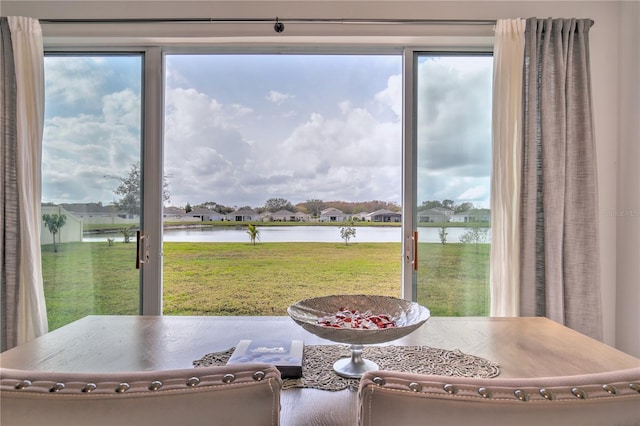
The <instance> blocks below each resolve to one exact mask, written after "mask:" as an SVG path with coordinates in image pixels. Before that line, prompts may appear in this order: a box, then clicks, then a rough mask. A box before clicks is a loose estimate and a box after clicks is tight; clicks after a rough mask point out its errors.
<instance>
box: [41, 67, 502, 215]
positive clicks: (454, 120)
mask: <svg viewBox="0 0 640 426" xmlns="http://www.w3.org/2000/svg"><path fill="white" fill-rule="evenodd" d="M140 67H141V65H140V59H139V58H138V57H124V58H121V57H107V58H92V57H74V58H71V57H47V58H46V59H45V80H46V82H47V85H46V96H47V100H46V109H45V138H44V148H43V164H44V167H43V201H52V202H57V203H59V202H91V201H101V202H103V203H104V204H108V203H110V202H111V201H113V200H114V199H116V196H115V195H114V194H113V192H112V191H113V189H114V188H115V185H116V184H117V181H116V180H114V179H113V178H112V177H110V176H122V175H124V174H125V173H126V171H127V170H128V169H129V168H130V165H131V164H132V163H133V162H135V161H137V160H138V159H139V152H140V151H139V132H140V130H139V117H140V79H139V72H140ZM487 67H488V68H487ZM490 69H491V62H490V59H489V60H488V61H487V60H481V59H479V58H472V59H471V60H467V61H464V60H462V59H458V58H447V59H439V60H424V61H421V64H420V65H419V74H420V76H421V77H420V80H419V81H421V82H422V83H421V84H420V85H419V89H418V90H419V94H420V96H427V97H428V98H429V99H430V101H429V102H427V103H425V104H420V106H419V108H418V109H419V114H420V115H419V120H418V126H419V133H418V134H419V140H420V147H421V148H420V153H421V154H420V155H419V165H420V167H421V171H420V172H419V176H421V180H422V182H425V184H422V183H421V184H420V185H419V187H418V191H419V201H423V200H426V199H443V198H450V199H453V200H455V201H457V202H463V201H471V202H474V204H476V205H482V204H483V203H485V202H487V200H488V175H489V172H490V170H489V169H488V168H487V164H488V163H487V161H488V158H489V157H488V156H489V154H490V153H489V151H488V150H487V147H488V146H490V145H487V142H489V143H490V140H488V139H487V138H488V137H490V123H488V122H487V119H490V101H489V99H490ZM401 70H402V63H401V57H400V56H390V55H385V56H354V55H350V56H349V55H170V56H167V58H166V93H165V163H164V164H165V174H166V175H168V176H170V179H169V184H170V188H169V189H170V192H171V201H170V204H171V205H177V206H183V205H185V204H186V203H187V202H189V203H191V204H192V205H193V204H198V203H202V202H205V201H215V202H218V203H220V204H224V205H228V206H245V205H249V206H253V207H259V206H262V205H264V202H265V201H266V200H267V199H268V198H272V197H279V198H286V199H288V200H289V201H291V202H292V203H294V204H295V203H298V202H303V201H305V200H307V199H312V198H319V199H322V200H325V201H330V200H344V201H367V200H373V199H378V200H383V201H390V202H395V203H398V204H400V202H401V199H400V196H401V152H402V147H401V138H402V128H401V109H402V93H401V91H402V80H401ZM487 70H489V72H487ZM423 72H424V73H426V74H424V77H423V74H422V73H423ZM487 75H488V76H489V77H488V81H487ZM487 93H488V95H487ZM426 182H428V184H427V183H426ZM483 188H484V189H483ZM487 206H488V205H487Z"/></svg>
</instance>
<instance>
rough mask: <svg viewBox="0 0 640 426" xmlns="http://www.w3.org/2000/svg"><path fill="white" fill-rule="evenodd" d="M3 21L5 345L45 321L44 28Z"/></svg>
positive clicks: (41, 329) (33, 333)
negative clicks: (42, 245) (42, 248)
mask: <svg viewBox="0 0 640 426" xmlns="http://www.w3.org/2000/svg"><path fill="white" fill-rule="evenodd" d="M1 24H2V25H1V26H2V57H3V59H2V73H3V74H2V88H3V89H2V90H3V93H2V99H3V101H2V102H3V104H2V120H1V123H0V124H1V125H2V131H1V133H2V139H3V141H2V165H3V170H2V179H3V181H2V184H3V188H2V196H3V198H2V210H3V220H2V222H3V223H2V239H3V242H2V262H1V263H2V267H3V270H2V291H1V295H2V301H1V304H0V305H1V306H2V320H3V322H2V325H1V326H2V327H1V328H2V337H3V341H2V349H3V350H4V349H9V348H11V347H13V346H15V345H19V344H22V343H25V342H27V341H29V340H32V339H34V338H35V337H38V336H40V335H42V334H45V333H46V332H47V328H48V325H47V312H46V305H45V300H44V287H43V280H42V262H41V255H40V222H41V218H40V217H41V214H40V212H41V208H40V203H41V164H42V135H43V130H44V48H43V44H42V31H41V28H40V23H39V22H38V21H37V20H36V19H32V18H25V17H15V16H10V17H8V18H6V19H5V18H3V19H2V22H1ZM12 76H13V77H14V78H13V79H12Z"/></svg>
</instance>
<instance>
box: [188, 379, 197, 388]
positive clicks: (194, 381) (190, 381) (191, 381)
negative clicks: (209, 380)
mask: <svg viewBox="0 0 640 426" xmlns="http://www.w3.org/2000/svg"><path fill="white" fill-rule="evenodd" d="M198 384H200V379H198V378H197V377H190V378H189V379H187V386H189V387H194V386H197V385H198Z"/></svg>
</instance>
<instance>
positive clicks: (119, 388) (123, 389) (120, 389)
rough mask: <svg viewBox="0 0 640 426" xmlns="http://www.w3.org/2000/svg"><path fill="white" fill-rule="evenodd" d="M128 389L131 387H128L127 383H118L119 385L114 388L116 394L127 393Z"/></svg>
mask: <svg viewBox="0 0 640 426" xmlns="http://www.w3.org/2000/svg"><path fill="white" fill-rule="evenodd" d="M130 387H131V385H130V384H129V383H120V384H119V385H118V386H117V387H116V392H118V393H124V392H126V391H128V390H129V388H130Z"/></svg>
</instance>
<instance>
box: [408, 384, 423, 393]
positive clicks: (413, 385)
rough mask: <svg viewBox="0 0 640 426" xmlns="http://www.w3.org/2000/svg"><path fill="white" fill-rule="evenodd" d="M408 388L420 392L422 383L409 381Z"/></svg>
mask: <svg viewBox="0 0 640 426" xmlns="http://www.w3.org/2000/svg"><path fill="white" fill-rule="evenodd" d="M409 389H411V390H412V391H414V392H420V391H421V390H422V385H421V384H420V383H416V382H412V383H409Z"/></svg>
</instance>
